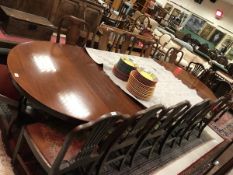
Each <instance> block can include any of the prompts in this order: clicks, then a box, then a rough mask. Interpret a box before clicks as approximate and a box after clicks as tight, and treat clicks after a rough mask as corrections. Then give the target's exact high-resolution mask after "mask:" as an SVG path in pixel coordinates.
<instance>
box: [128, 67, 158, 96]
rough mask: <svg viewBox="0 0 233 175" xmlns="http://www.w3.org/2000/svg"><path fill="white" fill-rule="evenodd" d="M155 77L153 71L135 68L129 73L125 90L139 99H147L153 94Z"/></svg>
mask: <svg viewBox="0 0 233 175" xmlns="http://www.w3.org/2000/svg"><path fill="white" fill-rule="evenodd" d="M156 83H157V78H156V76H155V74H154V73H152V72H149V71H146V70H144V69H140V68H139V69H137V70H134V71H132V72H131V73H130V76H129V79H128V82H127V86H126V88H127V90H128V91H129V92H130V93H131V94H132V95H134V96H135V97H137V98H138V99H141V100H149V99H150V98H151V97H152V96H153V92H154V89H155V85H156Z"/></svg>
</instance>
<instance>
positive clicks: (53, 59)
mask: <svg viewBox="0 0 233 175" xmlns="http://www.w3.org/2000/svg"><path fill="white" fill-rule="evenodd" d="M7 64H8V68H9V71H10V74H11V76H12V79H13V81H14V83H15V85H16V86H17V87H18V89H19V90H20V91H21V93H22V94H23V95H24V96H26V98H28V99H29V100H31V101H32V102H33V103H35V104H36V105H38V106H39V107H40V108H42V109H43V110H45V111H47V112H49V113H51V114H52V115H53V116H55V117H59V118H62V119H64V120H80V121H83V122H87V121H93V120H96V119H97V118H99V117H100V116H101V115H103V114H105V113H108V112H112V111H119V112H121V113H125V114H130V115H132V114H134V113H136V112H137V111H139V110H141V109H144V108H145V107H143V106H142V105H141V104H139V103H138V102H137V101H135V100H133V98H131V97H130V96H129V95H127V94H126V93H124V92H123V91H122V90H121V89H120V88H119V87H117V86H116V85H115V84H114V83H113V82H112V81H111V80H110V79H109V77H108V76H107V75H106V74H105V73H104V72H103V68H102V67H101V66H100V65H97V64H96V63H95V62H94V61H93V60H92V59H91V58H90V57H89V55H88V54H87V53H86V51H85V49H83V48H80V47H76V46H70V45H60V44H54V43H50V42H45V41H44V42H43V41H36V42H29V43H24V44H21V45H17V46H16V47H15V48H13V49H12V50H11V51H10V53H9V56H8V59H7ZM161 64H162V65H164V66H165V68H167V69H168V70H170V71H171V72H173V74H174V75H175V76H176V77H177V78H179V79H181V80H182V81H183V82H184V83H185V84H187V85H188V86H189V87H190V88H195V89H197V91H198V94H199V95H200V96H201V97H203V98H211V99H215V96H214V95H213V93H212V92H211V91H210V90H209V89H208V88H207V87H206V86H205V85H204V84H203V83H201V82H200V81H199V80H198V79H197V78H195V77H193V76H192V75H191V74H189V73H187V72H185V71H184V70H180V68H178V67H177V66H175V65H173V64H169V63H161Z"/></svg>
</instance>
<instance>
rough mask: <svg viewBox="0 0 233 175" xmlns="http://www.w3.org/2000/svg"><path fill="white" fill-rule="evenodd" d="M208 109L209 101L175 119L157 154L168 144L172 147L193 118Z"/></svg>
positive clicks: (197, 105) (195, 106)
mask: <svg viewBox="0 0 233 175" xmlns="http://www.w3.org/2000/svg"><path fill="white" fill-rule="evenodd" d="M208 107H210V101H209V100H204V101H202V102H200V103H198V104H196V105H194V106H192V107H191V108H189V109H188V110H187V111H186V112H184V113H183V114H182V115H181V116H179V118H177V120H176V121H175V122H173V124H172V125H171V126H170V127H169V128H168V131H167V132H166V134H165V136H164V137H163V138H162V140H161V143H160V148H159V153H160V154H161V153H162V151H163V149H164V147H165V145H166V144H168V143H171V147H173V145H174V143H175V141H176V140H177V138H179V137H180V136H181V135H182V133H185V129H186V127H187V126H188V125H189V123H192V122H193V121H194V120H195V118H196V117H197V116H199V115H201V113H202V112H203V111H205V110H206V108H208Z"/></svg>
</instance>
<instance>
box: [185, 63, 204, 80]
mask: <svg viewBox="0 0 233 175" xmlns="http://www.w3.org/2000/svg"><path fill="white" fill-rule="evenodd" d="M186 71H187V72H190V73H192V74H193V75H194V76H196V77H200V76H201V74H202V73H203V72H204V71H205V67H204V66H203V65H202V64H200V63H195V62H190V63H189V65H188V67H187V68H186Z"/></svg>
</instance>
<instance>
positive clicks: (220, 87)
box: [213, 78, 233, 97]
mask: <svg viewBox="0 0 233 175" xmlns="http://www.w3.org/2000/svg"><path fill="white" fill-rule="evenodd" d="M232 90H233V87H232V85H231V84H230V83H229V82H227V81H226V80H221V79H218V78H215V86H214V87H213V92H214V94H215V96H216V97H221V96H224V95H226V94H227V93H229V92H231V91H232Z"/></svg>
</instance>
